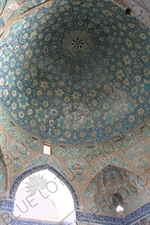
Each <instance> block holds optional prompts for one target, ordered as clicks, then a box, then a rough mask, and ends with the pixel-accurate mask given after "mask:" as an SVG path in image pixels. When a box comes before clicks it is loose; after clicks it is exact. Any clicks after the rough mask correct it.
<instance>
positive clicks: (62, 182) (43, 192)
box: [9, 165, 79, 223]
mask: <svg viewBox="0 0 150 225" xmlns="http://www.w3.org/2000/svg"><path fill="white" fill-rule="evenodd" d="M9 197H10V199H14V209H13V216H14V217H15V218H19V219H25V220H38V221H40V220H41V221H49V222H51V223H60V222H62V221H63V220H64V219H65V218H66V217H68V216H69V215H70V214H71V213H72V212H73V211H75V209H78V206H79V202H78V197H77V194H76V192H75V190H74V188H73V187H72V186H71V184H70V183H69V182H68V180H67V179H66V178H65V177H64V176H62V175H61V174H60V173H59V172H58V171H56V170H55V169H54V168H52V167H51V166H49V165H41V166H38V167H34V168H32V169H29V170H27V171H25V172H23V173H22V174H20V175H19V176H18V177H17V178H16V180H15V181H14V183H13V184H12V187H11V190H10V195H9Z"/></svg>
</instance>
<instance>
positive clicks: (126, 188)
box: [84, 165, 148, 215]
mask: <svg viewBox="0 0 150 225" xmlns="http://www.w3.org/2000/svg"><path fill="white" fill-rule="evenodd" d="M147 188H148V185H147V178H146V177H145V176H137V175H136V174H133V173H131V172H129V171H127V170H125V169H121V168H118V167H116V166H111V165H109V166H107V167H105V168H104V169H103V170H102V171H101V172H99V173H98V174H97V175H96V176H95V178H94V179H93V180H92V181H91V182H90V184H89V185H88V187H87V189H86V191H85V193H84V210H86V211H89V210H90V211H91V212H92V213H99V214H105V215H108V214H109V215H111V214H112V215H115V212H116V207H115V205H114V203H113V195H114V193H118V194H120V195H121V196H122V198H123V207H124V210H125V212H126V214H128V213H129V212H130V211H132V210H133V209H134V208H135V207H136V206H137V205H138V206H140V205H142V204H143V203H144V202H145V201H146V200H147V197H148V196H147V195H146V190H147Z"/></svg>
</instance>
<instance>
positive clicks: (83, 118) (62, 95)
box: [0, 0, 150, 144]
mask: <svg viewBox="0 0 150 225" xmlns="http://www.w3.org/2000/svg"><path fill="white" fill-rule="evenodd" d="M88 7H89V8H88ZM43 15H44V16H43ZM95 15H96V17H95ZM106 15H107V19H105V20H104V19H103V18H106ZM52 18H55V21H54V19H52ZM112 18H113V19H112ZM60 20H61V22H60ZM54 24H55V26H54ZM149 36H150V32H149V30H148V28H147V27H146V26H144V24H142V23H141V22H139V21H137V20H136V19H134V18H132V17H129V18H128V20H126V19H125V16H124V12H123V10H121V9H119V7H117V6H115V5H114V4H113V3H110V2H106V1H103V2H102V3H101V4H100V3H99V2H98V1H96V0H95V1H94V2H93V1H89V3H88V5H87V3H85V2H84V1H79V2H76V3H75V2H73V3H72V4H69V3H68V2H67V1H64V2H63V3H61V1H59V0H58V1H56V2H55V3H52V5H45V6H43V7H42V8H40V9H38V10H35V11H34V12H32V13H31V14H30V15H26V16H24V17H23V18H22V19H20V20H18V21H17V22H15V23H14V24H13V25H12V26H10V27H9V29H7V31H6V32H5V33H4V35H3V37H2V40H1V55H2V57H1V59H0V65H2V69H1V78H0V79H1V80H0V84H1V85H2V86H3V88H1V103H2V105H3V106H4V107H5V108H6V109H7V112H8V114H9V115H10V117H11V118H12V119H13V120H14V121H15V122H16V123H18V124H19V125H21V126H22V127H24V128H26V129H27V130H30V131H31V132H32V133H33V134H37V135H39V136H40V137H41V138H43V139H47V140H49V141H51V142H59V143H63V142H65V143H66V142H67V143H70V144H72V143H75V144H84V143H93V142H94V141H95V140H96V141H102V140H108V139H110V138H112V137H114V136H116V135H118V134H120V133H123V134H124V133H126V132H127V129H128V127H132V128H133V127H134V126H136V125H137V123H138V119H139V118H140V117H141V116H144V117H147V116H148V115H149V91H150V84H149V78H148V76H149V71H150V66H149V53H150V45H149ZM8 37H9V38H8ZM58 37H59V38H58ZM76 37H79V38H80V39H81V40H83V46H81V48H77V49H75V48H73V47H72V41H73V40H74V38H76ZM28 40H30V41H28ZM68 43H70V45H69V44H68ZM37 46H38V47H37ZM118 49H120V51H118ZM137 49H138V50H137ZM31 58H32V65H31V64H30V63H29V62H30V61H31ZM60 74H61V76H60ZM141 74H142V76H141ZM93 126H94V130H93Z"/></svg>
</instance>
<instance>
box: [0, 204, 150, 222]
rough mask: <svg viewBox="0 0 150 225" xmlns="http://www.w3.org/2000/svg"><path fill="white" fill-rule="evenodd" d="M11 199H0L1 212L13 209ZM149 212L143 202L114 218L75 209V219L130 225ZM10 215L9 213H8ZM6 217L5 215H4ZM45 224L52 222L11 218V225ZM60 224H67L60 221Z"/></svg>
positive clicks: (149, 205) (147, 206) (149, 208)
mask: <svg viewBox="0 0 150 225" xmlns="http://www.w3.org/2000/svg"><path fill="white" fill-rule="evenodd" d="M13 204H14V203H13V201H10V200H0V206H1V213H9V212H12V210H13ZM149 214H150V203H147V204H145V205H144V206H142V207H141V208H139V209H137V210H135V211H134V212H132V213H130V214H128V215H127V216H125V217H122V218H116V217H109V216H101V215H97V214H91V213H84V212H82V211H76V220H77V221H80V222H84V224H87V223H93V224H101V225H104V224H105V225H106V224H107V225H122V224H123V225H131V224H133V223H134V225H139V223H138V222H137V223H136V221H139V220H141V219H142V218H144V217H146V216H147V215H149ZM10 216H11V215H10ZM5 218H6V215H5ZM27 224H28V225H46V224H50V225H51V224H52V223H41V222H36V221H27V220H19V219H12V220H11V225H27ZM62 225H67V224H65V223H63V222H62Z"/></svg>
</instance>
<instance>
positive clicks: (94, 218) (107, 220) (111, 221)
mask: <svg viewBox="0 0 150 225" xmlns="http://www.w3.org/2000/svg"><path fill="white" fill-rule="evenodd" d="M76 218H77V220H78V221H85V222H87V224H88V222H91V223H96V224H102V225H122V224H123V223H122V222H123V221H122V219H121V218H115V217H108V216H100V215H96V214H90V213H85V212H81V211H77V212H76Z"/></svg>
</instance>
